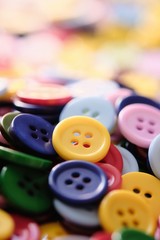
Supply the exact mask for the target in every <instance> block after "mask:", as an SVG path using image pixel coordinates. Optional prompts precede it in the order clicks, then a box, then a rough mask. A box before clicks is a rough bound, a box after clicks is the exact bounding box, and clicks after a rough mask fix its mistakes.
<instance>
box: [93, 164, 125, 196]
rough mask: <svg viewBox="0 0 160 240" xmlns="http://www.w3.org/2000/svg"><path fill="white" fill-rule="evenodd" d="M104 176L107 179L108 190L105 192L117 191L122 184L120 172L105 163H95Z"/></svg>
mask: <svg viewBox="0 0 160 240" xmlns="http://www.w3.org/2000/svg"><path fill="white" fill-rule="evenodd" d="M96 165H98V166H99V167H100V168H101V169H102V170H103V171H104V173H105V174H106V176H107V179H108V190H107V192H111V191H112V190H115V189H119V188H120V187H121V183H122V177H121V173H120V171H119V170H118V169H117V168H116V167H114V166H113V165H111V164H107V163H100V162H98V163H96Z"/></svg>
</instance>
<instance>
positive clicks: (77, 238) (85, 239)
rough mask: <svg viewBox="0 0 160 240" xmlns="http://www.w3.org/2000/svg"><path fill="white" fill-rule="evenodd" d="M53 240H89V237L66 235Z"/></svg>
mask: <svg viewBox="0 0 160 240" xmlns="http://www.w3.org/2000/svg"><path fill="white" fill-rule="evenodd" d="M54 240H90V237H87V236H82V235H68V236H62V237H56V238H54Z"/></svg>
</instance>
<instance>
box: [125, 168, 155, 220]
mask: <svg viewBox="0 0 160 240" xmlns="http://www.w3.org/2000/svg"><path fill="white" fill-rule="evenodd" d="M122 188H123V189H126V190H130V191H132V192H134V193H135V194H137V195H139V196H141V197H142V198H143V199H144V200H145V201H146V202H147V203H149V206H150V208H151V209H152V211H153V213H154V214H155V216H156V218H158V216H159V215H160V180H159V179H157V178H156V177H154V176H152V175H150V174H147V173H143V172H129V173H126V174H124V175H123V176H122Z"/></svg>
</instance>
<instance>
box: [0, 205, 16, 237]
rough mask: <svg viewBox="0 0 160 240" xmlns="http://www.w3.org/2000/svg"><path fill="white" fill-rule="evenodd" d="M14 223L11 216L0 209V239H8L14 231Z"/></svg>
mask: <svg viewBox="0 0 160 240" xmlns="http://www.w3.org/2000/svg"><path fill="white" fill-rule="evenodd" d="M14 228H15V224H14V220H13V219H12V217H11V216H10V215H9V214H8V213H7V212H5V211H3V210H2V209H0V240H5V239H8V238H10V237H11V236H12V234H13V232H14Z"/></svg>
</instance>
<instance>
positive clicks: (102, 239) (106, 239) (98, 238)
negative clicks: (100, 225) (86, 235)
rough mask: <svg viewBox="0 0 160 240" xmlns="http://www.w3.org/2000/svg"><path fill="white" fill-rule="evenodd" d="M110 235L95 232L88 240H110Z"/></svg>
mask: <svg viewBox="0 0 160 240" xmlns="http://www.w3.org/2000/svg"><path fill="white" fill-rule="evenodd" d="M111 236H112V234H111V233H108V232H104V231H98V232H95V233H94V234H93V235H92V236H91V239H90V240H112V238H111Z"/></svg>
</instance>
